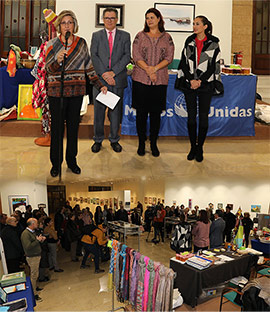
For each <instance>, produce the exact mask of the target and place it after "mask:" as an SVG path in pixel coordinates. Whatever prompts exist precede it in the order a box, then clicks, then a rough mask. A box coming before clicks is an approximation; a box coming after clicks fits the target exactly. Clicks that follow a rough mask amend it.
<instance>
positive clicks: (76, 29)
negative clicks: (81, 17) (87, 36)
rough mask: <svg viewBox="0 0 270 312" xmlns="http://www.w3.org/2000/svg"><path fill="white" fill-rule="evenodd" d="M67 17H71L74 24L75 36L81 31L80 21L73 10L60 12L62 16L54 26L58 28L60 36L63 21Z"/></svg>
mask: <svg viewBox="0 0 270 312" xmlns="http://www.w3.org/2000/svg"><path fill="white" fill-rule="evenodd" d="M65 16H71V17H72V19H73V22H74V31H73V32H74V34H75V33H77V32H78V30H79V25H78V21H77V18H76V15H75V14H74V12H72V11H71V10H63V11H62V12H60V14H59V15H58V17H57V19H56V21H55V23H54V26H55V28H56V31H57V32H58V33H59V34H60V33H61V26H60V24H61V21H62V19H63V18H64V17H65Z"/></svg>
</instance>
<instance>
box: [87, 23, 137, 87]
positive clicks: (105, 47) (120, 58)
mask: <svg viewBox="0 0 270 312" xmlns="http://www.w3.org/2000/svg"><path fill="white" fill-rule="evenodd" d="M90 53H91V58H92V63H93V66H94V69H95V71H96V73H97V75H98V77H99V79H100V80H101V82H102V83H103V84H104V85H105V86H108V84H107V83H106V82H105V81H104V80H103V78H102V74H103V73H105V72H107V71H110V70H112V71H113V72H114V73H115V77H114V79H115V83H116V85H115V86H116V87H117V88H125V87H127V70H126V66H127V64H128V63H129V62H130V57H131V56H130V35H129V33H127V32H126V31H123V30H119V29H116V33H115V38H114V43H113V50H112V56H111V69H110V68H109V60H110V50H109V42H108V37H107V32H106V30H105V29H102V30H99V31H97V32H94V33H93V36H92V40H91V46H90Z"/></svg>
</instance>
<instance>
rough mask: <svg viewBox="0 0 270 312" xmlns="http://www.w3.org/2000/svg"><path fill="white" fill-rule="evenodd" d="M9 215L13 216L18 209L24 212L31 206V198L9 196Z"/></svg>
mask: <svg viewBox="0 0 270 312" xmlns="http://www.w3.org/2000/svg"><path fill="white" fill-rule="evenodd" d="M8 203H9V213H10V214H13V213H14V211H15V210H16V209H18V210H20V211H22V212H24V211H25V207H26V206H27V205H29V196H28V195H9V196H8Z"/></svg>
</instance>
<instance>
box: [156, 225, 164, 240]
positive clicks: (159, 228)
mask: <svg viewBox="0 0 270 312" xmlns="http://www.w3.org/2000/svg"><path fill="white" fill-rule="evenodd" d="M163 226H164V224H163V222H154V239H157V236H158V234H159V233H160V236H161V240H162V242H164V231H163Z"/></svg>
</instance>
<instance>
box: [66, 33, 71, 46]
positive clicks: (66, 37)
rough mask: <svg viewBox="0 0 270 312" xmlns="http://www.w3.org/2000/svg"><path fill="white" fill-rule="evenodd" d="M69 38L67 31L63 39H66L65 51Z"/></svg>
mask: <svg viewBox="0 0 270 312" xmlns="http://www.w3.org/2000/svg"><path fill="white" fill-rule="evenodd" d="M69 37H70V31H67V32H66V34H65V39H66V47H65V48H66V49H67V45H68V38H69Z"/></svg>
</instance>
